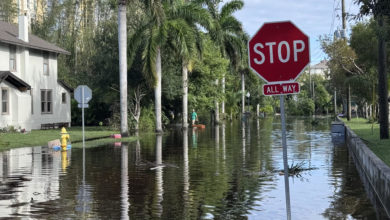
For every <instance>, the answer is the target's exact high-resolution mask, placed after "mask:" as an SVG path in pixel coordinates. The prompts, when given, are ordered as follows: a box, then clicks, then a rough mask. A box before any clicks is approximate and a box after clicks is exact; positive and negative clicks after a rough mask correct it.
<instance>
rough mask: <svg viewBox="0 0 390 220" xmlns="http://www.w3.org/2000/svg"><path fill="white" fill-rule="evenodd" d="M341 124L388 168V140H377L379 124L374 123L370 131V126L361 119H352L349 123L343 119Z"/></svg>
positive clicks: (389, 141) (389, 143)
mask: <svg viewBox="0 0 390 220" xmlns="http://www.w3.org/2000/svg"><path fill="white" fill-rule="evenodd" d="M343 122H344V123H345V124H346V125H348V127H350V128H351V129H352V130H353V131H354V132H355V133H356V135H358V136H359V137H360V138H361V139H362V140H363V141H364V142H365V143H366V145H367V146H368V147H369V148H370V149H371V150H372V152H374V153H375V154H376V155H377V156H378V157H379V158H381V159H382V160H383V162H385V163H386V164H387V165H389V166H390V139H387V140H380V139H379V124H377V123H374V126H373V129H372V124H371V123H369V122H368V121H367V120H366V119H363V118H359V119H356V118H354V119H352V120H351V121H347V120H346V119H343Z"/></svg>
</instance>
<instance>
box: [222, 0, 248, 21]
mask: <svg viewBox="0 0 390 220" xmlns="http://www.w3.org/2000/svg"><path fill="white" fill-rule="evenodd" d="M242 7H244V2H243V1H241V0H233V1H230V2H227V3H226V4H224V5H223V6H222V8H221V18H224V17H227V16H231V15H232V14H233V13H234V12H236V11H238V10H240V9H242Z"/></svg>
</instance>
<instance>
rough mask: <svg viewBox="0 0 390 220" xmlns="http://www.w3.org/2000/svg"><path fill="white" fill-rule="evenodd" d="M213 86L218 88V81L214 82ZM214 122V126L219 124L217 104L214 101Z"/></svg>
mask: <svg viewBox="0 0 390 220" xmlns="http://www.w3.org/2000/svg"><path fill="white" fill-rule="evenodd" d="M215 86H216V87H217V88H218V79H216V80H215ZM214 114H215V115H214V120H215V121H214V122H215V124H216V125H217V124H219V102H218V100H217V99H215V112H214Z"/></svg>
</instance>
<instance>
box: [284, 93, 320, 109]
mask: <svg viewBox="0 0 390 220" xmlns="http://www.w3.org/2000/svg"><path fill="white" fill-rule="evenodd" d="M286 106H287V107H286V108H287V113H288V114H291V115H311V114H313V113H314V102H313V100H312V99H311V98H310V97H308V93H307V91H305V90H302V91H301V92H300V93H299V94H298V95H297V96H296V98H293V97H291V98H289V99H287V101H286Z"/></svg>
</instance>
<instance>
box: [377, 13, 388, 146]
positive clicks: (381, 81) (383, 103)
mask: <svg viewBox="0 0 390 220" xmlns="http://www.w3.org/2000/svg"><path fill="white" fill-rule="evenodd" d="M384 22H385V19H384V18H383V16H382V15H379V16H378V25H379V32H378V35H379V36H378V61H379V64H378V95H379V124H380V129H379V130H380V131H379V133H380V139H389V103H388V101H387V99H388V91H387V72H386V39H385V37H386V36H385V34H384V31H383V30H384V29H385V24H384Z"/></svg>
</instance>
